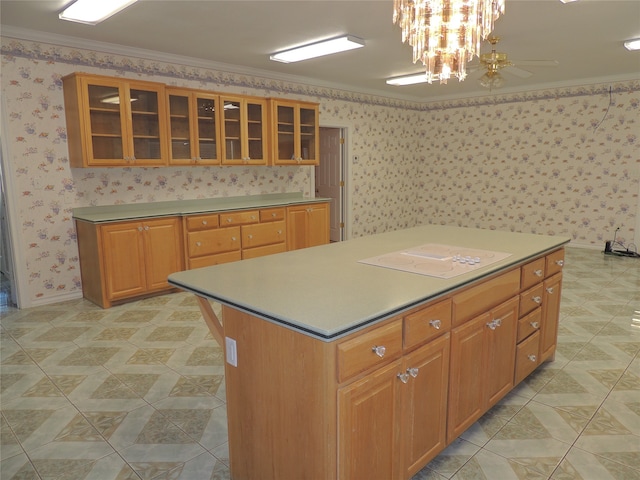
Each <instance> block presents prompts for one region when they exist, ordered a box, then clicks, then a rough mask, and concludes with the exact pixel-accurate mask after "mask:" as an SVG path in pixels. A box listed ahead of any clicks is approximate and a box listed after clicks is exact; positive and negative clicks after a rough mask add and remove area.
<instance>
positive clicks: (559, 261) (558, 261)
mask: <svg viewBox="0 0 640 480" xmlns="http://www.w3.org/2000/svg"><path fill="white" fill-rule="evenodd" d="M556 265H558V266H559V267H563V266H564V260H556Z"/></svg>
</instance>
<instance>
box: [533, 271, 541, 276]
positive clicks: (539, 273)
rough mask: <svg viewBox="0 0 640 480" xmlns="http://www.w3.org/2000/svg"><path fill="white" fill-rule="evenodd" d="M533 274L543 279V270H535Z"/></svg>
mask: <svg viewBox="0 0 640 480" xmlns="http://www.w3.org/2000/svg"><path fill="white" fill-rule="evenodd" d="M533 274H534V275H535V276H536V277H541V276H542V270H534V272H533Z"/></svg>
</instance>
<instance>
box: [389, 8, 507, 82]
mask: <svg viewBox="0 0 640 480" xmlns="http://www.w3.org/2000/svg"><path fill="white" fill-rule="evenodd" d="M503 14H504V0H394V5H393V23H394V24H396V25H398V26H399V27H400V29H401V30H402V42H403V43H408V44H409V45H411V46H412V47H413V63H416V62H418V61H421V62H422V64H423V65H424V66H425V67H426V74H425V75H426V79H427V82H428V83H432V82H433V81H434V80H439V81H440V83H447V80H449V79H450V78H451V76H454V77H457V78H458V80H459V81H462V80H464V79H465V77H466V76H467V71H466V64H467V62H468V61H470V60H472V59H473V57H474V56H475V55H479V54H480V42H481V41H482V40H484V39H486V38H487V37H488V35H489V34H490V33H491V31H492V30H493V26H494V23H495V21H496V20H497V19H498V18H499V17H500V15H503Z"/></svg>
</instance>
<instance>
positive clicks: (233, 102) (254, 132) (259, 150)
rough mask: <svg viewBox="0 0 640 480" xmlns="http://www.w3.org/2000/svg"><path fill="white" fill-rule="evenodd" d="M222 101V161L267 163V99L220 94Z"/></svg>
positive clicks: (226, 162) (231, 162)
mask: <svg viewBox="0 0 640 480" xmlns="http://www.w3.org/2000/svg"><path fill="white" fill-rule="evenodd" d="M220 103H221V105H222V124H221V127H222V137H223V140H224V143H223V144H222V164H223V165H249V164H253V165H266V163H267V157H266V151H267V149H266V138H267V136H266V128H267V122H266V113H267V108H266V105H267V103H266V100H265V99H258V98H253V97H226V96H222V97H220Z"/></svg>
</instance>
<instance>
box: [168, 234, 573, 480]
mask: <svg viewBox="0 0 640 480" xmlns="http://www.w3.org/2000/svg"><path fill="white" fill-rule="evenodd" d="M568 242H569V239H568V238H563V237H551V236H543V235H532V234H518V233H507V232H497V231H490V230H477V229H466V228H458V227H440V226H423V227H416V228H412V229H408V230H403V231H397V232H389V233H384V234H380V235H373V236H369V237H363V238H358V239H354V240H349V241H346V242H341V243H337V244H332V245H323V246H319V247H313V248H308V249H303V250H296V251H291V252H286V253H282V254H277V255H271V256H267V257H261V258H257V259H251V260H247V261H242V262H235V263H229V264H223V265H217V266H213V267H207V268H202V269H195V270H189V271H185V272H179V273H175V274H172V275H171V276H170V277H169V283H170V284H172V285H174V286H176V287H179V288H182V289H184V290H187V291H190V292H193V293H194V294H196V295H197V298H198V301H199V305H200V307H201V310H202V313H203V316H204V319H205V321H206V322H207V324H208V326H209V328H210V330H211V332H212V334H213V335H214V337H215V338H216V340H217V341H218V342H219V343H220V344H221V345H223V347H224V350H225V359H226V362H225V379H226V392H227V416H228V427H229V429H228V432H229V455H230V463H231V473H232V476H233V478H234V479H235V480H238V479H256V478H260V479H270V478H271V479H278V480H287V479H291V480H299V479H305V478H306V479H310V480H316V479H327V480H329V479H335V478H340V479H359V478H371V479H376V478H380V479H385V480H386V479H396V478H398V479H400V478H405V479H406V478H410V477H411V476H412V475H414V474H415V473H416V472H417V471H419V470H420V469H421V468H422V467H423V466H424V465H425V464H426V463H428V461H429V460H431V459H432V458H433V457H434V456H435V455H437V454H438V453H439V452H440V451H442V450H443V449H444V448H445V447H446V446H447V445H448V444H449V443H451V442H452V441H453V440H455V438H457V437H458V436H459V435H460V434H461V433H462V432H463V431H464V430H466V429H467V428H468V427H469V426H470V425H472V424H473V422H475V421H476V420H477V419H478V418H479V417H480V416H481V415H482V414H483V413H485V412H486V411H487V410H488V409H489V408H490V407H491V406H493V405H495V403H497V402H498V401H499V400H500V399H501V398H502V397H503V396H504V395H506V393H508V392H509V391H510V390H511V389H512V388H513V387H514V386H515V385H516V384H517V383H518V382H519V381H521V380H522V379H523V378H525V377H526V376H527V375H528V374H530V373H531V372H532V371H533V370H534V369H535V368H536V367H537V366H538V365H539V364H540V363H541V362H543V361H546V360H549V359H552V358H553V355H554V353H555V345H556V337H557V322H558V313H559V305H560V288H561V277H562V273H561V270H562V265H563V262H564V250H563V246H564V245H565V244H566V243H568ZM424 245H432V246H437V247H438V248H439V247H442V246H448V247H451V248H452V249H454V250H455V249H460V250H461V251H462V250H472V251H483V252H489V253H491V252H494V251H495V250H497V251H499V252H500V253H501V254H503V255H501V256H499V258H500V259H499V260H495V261H492V262H486V264H485V263H484V261H480V262H479V263H475V262H472V263H475V264H474V265H472V266H468V265H464V266H463V267H459V266H458V267H457V268H458V269H459V272H457V273H456V274H455V275H454V276H452V277H450V278H441V277H439V276H433V275H431V274H421V273H416V272H415V271H413V272H411V271H403V270H399V269H396V268H388V267H389V265H384V261H383V259H384V258H386V257H385V255H387V254H390V253H394V252H395V253H398V255H404V254H405V253H406V252H407V251H409V252H413V251H414V250H412V249H416V248H417V247H420V246H424ZM452 251H453V250H452ZM420 255H422V257H421V265H422V264H426V265H427V266H429V268H431V270H434V271H439V270H442V269H443V266H450V265H453V262H458V263H459V259H457V258H454V257H455V256H451V257H448V256H446V255H442V254H440V251H438V252H436V250H435V247H429V249H428V251H427V252H426V253H424V254H420ZM471 258H473V256H472V257H471ZM478 258H480V255H478ZM483 258H484V257H483ZM494 258H498V257H494ZM371 259H379V260H380V262H379V263H378V264H376V262H373V263H364V261H366V260H371ZM465 269H466V270H465ZM431 273H433V272H431ZM211 300H212V301H215V302H220V303H221V304H222V319H218V318H217V316H216V315H215V314H214V311H213V309H212V308H211V304H210V301H211Z"/></svg>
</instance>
